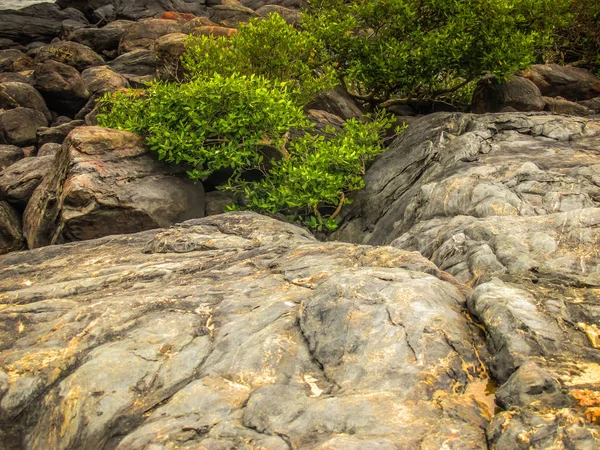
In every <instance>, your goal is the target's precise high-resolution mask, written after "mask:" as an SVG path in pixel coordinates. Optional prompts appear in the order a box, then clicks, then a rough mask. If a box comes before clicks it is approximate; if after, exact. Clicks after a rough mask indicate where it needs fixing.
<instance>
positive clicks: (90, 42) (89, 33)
mask: <svg viewBox="0 0 600 450" xmlns="http://www.w3.org/2000/svg"><path fill="white" fill-rule="evenodd" d="M134 23H135V22H132V21H130V20H115V21H114V22H111V23H109V24H107V25H105V26H103V27H101V28H81V29H79V30H75V31H73V32H72V33H71V34H69V36H68V37H67V39H68V40H69V41H73V42H77V43H79V44H83V45H87V46H88V47H90V48H91V49H92V50H94V51H95V52H96V53H99V54H103V53H105V52H112V51H114V50H117V49H118V48H119V42H121V38H122V37H123V35H124V34H125V32H126V31H127V29H128V28H129V27H130V26H131V25H133V24H134Z"/></svg>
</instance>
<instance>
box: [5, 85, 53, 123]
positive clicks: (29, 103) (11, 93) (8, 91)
mask: <svg viewBox="0 0 600 450" xmlns="http://www.w3.org/2000/svg"><path fill="white" fill-rule="evenodd" d="M19 107H22V108H29V109H33V110H35V111H39V112H41V113H42V114H43V115H44V116H45V117H46V119H47V120H51V119H52V114H51V113H50V110H49V109H48V106H46V101H45V100H44V97H42V96H41V95H40V93H39V92H38V91H37V90H36V89H35V88H34V87H33V86H31V85H30V84H27V83H19V82H10V81H9V82H5V83H0V108H1V109H14V108H19Z"/></svg>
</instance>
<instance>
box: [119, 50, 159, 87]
mask: <svg viewBox="0 0 600 450" xmlns="http://www.w3.org/2000/svg"><path fill="white" fill-rule="evenodd" d="M156 64H157V59H156V55H155V54H154V51H153V50H146V49H141V48H140V49H136V50H133V51H131V52H129V53H125V54H124V55H121V56H119V57H118V58H116V59H115V60H114V61H112V62H110V63H109V66H110V67H111V69H112V70H114V71H115V72H117V73H119V74H121V75H123V76H125V78H127V79H128V80H129V79H130V78H131V76H138V77H141V76H148V75H150V76H154V75H156Z"/></svg>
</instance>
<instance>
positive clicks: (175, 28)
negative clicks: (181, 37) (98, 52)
mask: <svg viewBox="0 0 600 450" xmlns="http://www.w3.org/2000/svg"><path fill="white" fill-rule="evenodd" d="M182 30H183V24H181V23H179V22H177V21H175V20H165V19H146V20H141V21H140V22H138V23H136V24H134V25H132V26H130V27H128V28H127V31H125V33H124V34H123V37H122V38H121V42H120V44H119V53H120V54H123V53H128V52H130V51H132V50H135V49H138V48H144V49H152V48H153V47H154V41H155V40H156V39H158V38H159V37H161V36H164V35H166V34H172V33H181V32H182Z"/></svg>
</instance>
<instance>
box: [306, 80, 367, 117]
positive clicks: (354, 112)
mask: <svg viewBox="0 0 600 450" xmlns="http://www.w3.org/2000/svg"><path fill="white" fill-rule="evenodd" d="M308 108H309V109H318V110H321V111H327V112H329V113H331V114H334V115H336V116H338V117H341V118H342V119H344V120H348V119H357V118H359V117H361V116H362V115H363V112H362V111H361V109H360V108H359V107H358V105H357V104H356V102H355V101H354V100H353V99H352V97H350V95H348V93H347V92H346V91H345V90H344V88H342V87H341V86H338V87H335V88H333V89H328V90H326V91H323V92H320V93H319V94H318V95H317V98H316V99H315V100H313V101H312V102H311V103H310V104H309V105H308Z"/></svg>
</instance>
